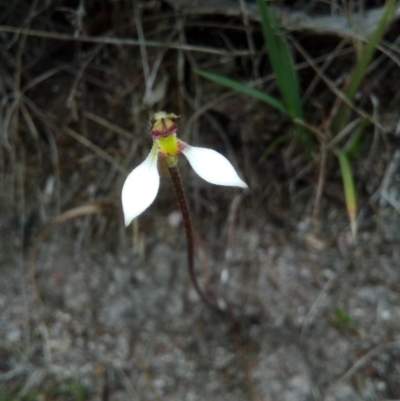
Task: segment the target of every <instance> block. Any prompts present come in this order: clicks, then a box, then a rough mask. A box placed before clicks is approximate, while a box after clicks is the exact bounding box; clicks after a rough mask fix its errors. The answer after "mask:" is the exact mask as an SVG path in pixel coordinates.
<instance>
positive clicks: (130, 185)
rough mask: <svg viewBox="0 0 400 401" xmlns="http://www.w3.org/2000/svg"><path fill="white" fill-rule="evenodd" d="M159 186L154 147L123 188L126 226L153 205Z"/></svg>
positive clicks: (127, 179)
mask: <svg viewBox="0 0 400 401" xmlns="http://www.w3.org/2000/svg"><path fill="white" fill-rule="evenodd" d="M159 186H160V176H159V174H158V169H157V150H156V148H155V147H153V149H152V150H151V152H150V154H149V155H148V156H147V158H146V160H145V161H144V162H143V163H142V164H139V166H137V167H136V168H135V169H134V170H133V171H132V172H131V173H130V174H129V175H128V177H127V178H126V180H125V183H124V186H123V188H122V209H123V211H124V218H125V226H128V225H129V224H130V223H131V221H132V220H133V219H134V218H135V217H137V216H139V214H141V213H142V212H144V211H145V210H146V209H147V208H148V207H149V206H150V205H151V204H152V203H153V201H154V199H155V197H156V196H157V192H158V188H159Z"/></svg>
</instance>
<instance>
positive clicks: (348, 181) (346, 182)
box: [335, 149, 357, 237]
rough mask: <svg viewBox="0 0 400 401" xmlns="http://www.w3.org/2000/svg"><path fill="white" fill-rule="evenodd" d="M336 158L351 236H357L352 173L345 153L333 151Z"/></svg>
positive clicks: (355, 198)
mask: <svg viewBox="0 0 400 401" xmlns="http://www.w3.org/2000/svg"><path fill="white" fill-rule="evenodd" d="M335 153H336V156H337V157H338V159H339V165H340V172H341V174H342V180H343V189H344V196H345V200H346V208H347V214H348V215H349V220H350V228H351V232H352V234H353V236H354V237H355V236H356V234H357V221H356V216H357V197H356V187H355V184H354V179H353V172H352V169H351V165H350V162H349V159H348V157H347V155H346V153H345V152H343V151H342V150H340V149H335Z"/></svg>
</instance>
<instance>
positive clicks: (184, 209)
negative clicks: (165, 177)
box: [167, 162, 220, 311]
mask: <svg viewBox="0 0 400 401" xmlns="http://www.w3.org/2000/svg"><path fill="white" fill-rule="evenodd" d="M167 167H168V171H169V174H170V176H171V180H172V185H173V186H174V190H175V195H176V198H177V200H178V206H179V209H180V210H181V213H182V218H183V224H184V227H185V234H186V244H187V263H188V270H189V275H190V278H191V280H192V283H193V285H194V288H195V289H196V292H197V294H198V295H199V297H200V298H201V300H202V301H203V302H204V303H205V304H206V305H207V306H209V307H210V308H212V309H217V310H218V311H220V310H219V308H218V306H217V305H215V304H213V303H212V302H211V301H210V299H209V298H208V297H207V296H206V294H204V292H203V291H202V290H201V289H200V286H199V283H198V282H197V278H196V274H195V271H194V241H193V229H192V221H191V218H190V212H189V207H188V204H187V200H186V196H185V192H184V190H183V186H182V180H181V175H180V173H179V168H178V165H177V164H176V163H168V162H167Z"/></svg>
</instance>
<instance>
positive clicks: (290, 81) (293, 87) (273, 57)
mask: <svg viewBox="0 0 400 401" xmlns="http://www.w3.org/2000/svg"><path fill="white" fill-rule="evenodd" d="M257 4H258V9H259V11H260V17H261V28H262V32H263V35H264V40H265V43H266V45H267V49H268V57H269V60H270V62H271V66H272V70H273V72H274V75H275V78H276V81H277V83H278V88H279V91H280V93H281V96H282V99H283V103H284V105H285V106H286V109H287V110H288V113H289V116H290V117H291V118H292V120H295V119H299V120H304V118H303V107H302V103H301V96H300V88H299V83H298V79H297V73H296V70H295V68H294V64H293V61H292V56H291V53H290V49H289V46H288V43H287V40H286V38H285V36H284V35H283V33H282V31H281V29H280V27H279V23H278V19H277V18H276V16H275V15H273V13H272V8H270V7H269V6H267V4H266V3H265V1H264V0H257ZM296 130H297V133H298V136H299V138H300V140H301V141H302V142H303V145H304V146H305V148H306V150H307V151H308V153H310V152H311V146H312V138H311V135H310V133H309V132H308V131H307V129H306V128H305V127H304V126H302V125H300V124H296Z"/></svg>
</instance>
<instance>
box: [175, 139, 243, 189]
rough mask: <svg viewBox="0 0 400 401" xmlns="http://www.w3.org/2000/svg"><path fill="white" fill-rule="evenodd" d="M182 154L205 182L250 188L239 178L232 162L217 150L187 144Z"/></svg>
mask: <svg viewBox="0 0 400 401" xmlns="http://www.w3.org/2000/svg"><path fill="white" fill-rule="evenodd" d="M182 153H183V154H184V155H185V156H186V158H187V159H188V160H189V163H190V165H191V166H192V167H193V170H194V171H195V172H196V173H197V174H198V175H199V176H200V177H201V178H203V180H206V181H208V182H210V183H211V184H216V185H227V186H232V187H242V188H248V186H247V184H246V183H245V182H244V181H242V180H241V179H240V178H239V176H238V175H237V173H236V171H235V169H234V168H233V166H232V164H231V163H230V161H229V160H228V159H227V158H226V157H224V156H222V155H221V154H220V153H218V152H216V151H215V150H212V149H206V148H198V147H195V146H190V145H187V144H185V148H184V149H183V150H182Z"/></svg>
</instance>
